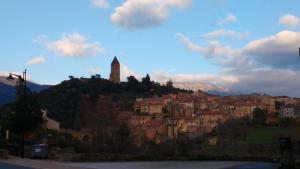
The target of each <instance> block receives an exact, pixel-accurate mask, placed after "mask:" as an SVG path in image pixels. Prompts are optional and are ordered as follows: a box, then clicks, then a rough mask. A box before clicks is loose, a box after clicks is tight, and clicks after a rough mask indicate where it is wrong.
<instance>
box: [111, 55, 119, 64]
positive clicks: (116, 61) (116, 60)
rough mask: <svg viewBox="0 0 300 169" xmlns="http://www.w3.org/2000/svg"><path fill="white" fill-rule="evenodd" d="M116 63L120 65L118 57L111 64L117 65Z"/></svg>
mask: <svg viewBox="0 0 300 169" xmlns="http://www.w3.org/2000/svg"><path fill="white" fill-rule="evenodd" d="M115 63H119V61H118V59H117V57H116V56H115V57H114V59H113V61H112V62H111V64H115Z"/></svg>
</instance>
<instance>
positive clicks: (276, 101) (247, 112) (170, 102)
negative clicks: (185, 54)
mask: <svg viewBox="0 0 300 169" xmlns="http://www.w3.org/2000/svg"><path fill="white" fill-rule="evenodd" d="M109 79H110V81H112V82H113V83H120V64H119V62H118V60H117V58H114V60H113V62H112V64H111V74H110V78H109ZM299 105H300V99H298V98H289V97H287V96H276V97H273V96H269V95H265V94H264V95H262V94H257V93H255V94H248V95H237V96H218V95H211V94H207V93H205V92H202V91H197V92H194V93H191V94H190V93H177V94H167V95H162V96H160V97H159V96H154V97H151V98H136V100H135V102H134V111H122V112H119V113H118V115H119V118H121V119H122V121H125V122H127V125H128V126H129V128H130V130H131V131H132V133H134V135H135V137H134V138H136V140H135V141H136V142H137V144H141V142H142V140H139V139H138V138H140V136H144V137H146V139H147V140H150V141H154V142H155V143H162V142H164V141H166V140H169V139H176V138H177V137H178V136H179V135H184V136H187V137H189V138H196V137H199V136H203V135H204V134H207V133H210V132H212V131H213V130H214V129H216V127H217V126H218V125H219V124H222V123H224V122H226V121H228V120H229V119H243V118H249V119H253V116H254V114H253V113H254V111H255V109H259V110H262V111H263V112H264V113H265V116H266V117H265V118H266V122H267V123H270V124H271V123H276V122H274V119H276V117H292V118H294V117H298V116H300V106H299ZM143 139H145V138H143Z"/></svg>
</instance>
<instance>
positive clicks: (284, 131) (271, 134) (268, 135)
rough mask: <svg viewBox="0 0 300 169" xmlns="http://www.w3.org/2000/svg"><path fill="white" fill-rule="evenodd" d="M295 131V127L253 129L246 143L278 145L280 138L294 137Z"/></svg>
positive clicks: (249, 132) (248, 134) (247, 136)
mask: <svg viewBox="0 0 300 169" xmlns="http://www.w3.org/2000/svg"><path fill="white" fill-rule="evenodd" d="M293 130H294V128H293V127H252V128H250V129H249V131H248V133H247V135H246V138H245V140H244V141H246V142H247V143H249V144H278V139H279V137H281V136H292V133H293Z"/></svg>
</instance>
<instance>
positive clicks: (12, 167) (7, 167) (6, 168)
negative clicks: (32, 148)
mask: <svg viewBox="0 0 300 169" xmlns="http://www.w3.org/2000/svg"><path fill="white" fill-rule="evenodd" d="M0 168H1V169H32V168H27V167H22V166H17V165H11V164H6V163H0Z"/></svg>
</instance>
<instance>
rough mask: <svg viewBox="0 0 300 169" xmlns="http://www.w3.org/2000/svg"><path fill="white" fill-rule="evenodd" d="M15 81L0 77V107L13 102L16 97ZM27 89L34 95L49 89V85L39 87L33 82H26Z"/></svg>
mask: <svg viewBox="0 0 300 169" xmlns="http://www.w3.org/2000/svg"><path fill="white" fill-rule="evenodd" d="M16 82H17V79H14V80H12V81H11V80H7V79H6V77H5V76H0V106H1V105H4V104H7V103H10V102H12V101H14V100H15V97H16V90H15V85H16ZM27 87H28V88H29V89H30V90H31V91H32V92H34V93H37V92H40V91H42V90H45V89H47V88H49V87H50V86H49V85H39V84H36V83H33V82H30V81H29V82H27Z"/></svg>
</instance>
